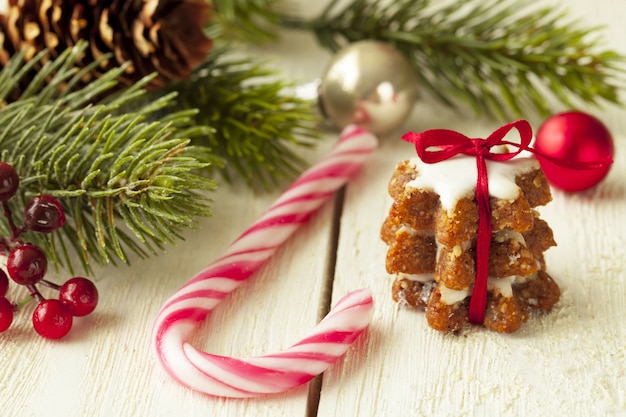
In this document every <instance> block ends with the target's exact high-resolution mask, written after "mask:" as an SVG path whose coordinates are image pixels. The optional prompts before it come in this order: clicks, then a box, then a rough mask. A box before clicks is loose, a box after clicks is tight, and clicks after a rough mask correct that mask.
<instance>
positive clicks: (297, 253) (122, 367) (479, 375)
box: [0, 0, 626, 417]
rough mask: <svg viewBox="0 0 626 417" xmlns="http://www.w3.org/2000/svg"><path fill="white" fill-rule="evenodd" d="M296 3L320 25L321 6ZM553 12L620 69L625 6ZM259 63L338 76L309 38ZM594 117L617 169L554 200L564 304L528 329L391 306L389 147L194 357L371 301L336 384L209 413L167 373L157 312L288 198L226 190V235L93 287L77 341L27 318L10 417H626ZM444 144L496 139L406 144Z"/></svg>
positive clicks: (0, 364) (249, 290)
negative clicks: (601, 150)
mask: <svg viewBox="0 0 626 417" xmlns="http://www.w3.org/2000/svg"><path fill="white" fill-rule="evenodd" d="M300 3H301V4H302V9H303V13H308V14H313V13H314V11H315V10H319V9H321V7H322V6H323V4H325V2H320V4H318V5H306V3H308V2H305V1H301V2H300ZM311 3H312V2H311ZM520 3H523V2H520ZM547 3H548V4H565V5H566V6H568V7H569V8H570V10H571V15H572V16H578V17H581V18H582V19H583V20H582V21H583V22H584V23H585V24H588V25H598V24H600V25H606V26H607V27H606V30H605V31H604V34H605V39H606V41H607V45H608V46H610V47H612V48H614V49H616V50H618V51H620V52H621V53H622V54H626V26H625V25H624V24H623V16H624V15H625V14H626V3H625V2H623V1H622V0H596V1H593V2H589V1H587V0H563V1H560V2H558V1H556V0H552V1H549V2H547ZM260 53H261V54H265V55H268V56H273V57H275V58H274V59H275V61H274V62H275V64H276V65H277V66H278V67H279V68H280V69H282V70H283V71H284V72H285V74H286V75H288V76H292V77H294V78H295V79H298V80H301V81H307V80H311V79H313V78H316V77H319V76H320V74H321V73H322V71H323V70H324V67H325V66H326V63H327V62H328V61H329V59H330V55H329V54H328V53H326V52H325V51H323V50H321V49H320V48H319V47H317V46H316V44H315V42H314V41H313V39H312V37H311V36H309V35H308V34H302V33H289V36H285V37H284V39H283V41H281V42H280V43H279V44H276V45H273V46H272V47H268V48H267V49H264V50H262V51H260ZM624 98H625V99H626V97H624ZM592 112H593V113H594V114H596V115H597V116H599V117H600V118H601V119H602V120H603V121H604V122H605V123H606V124H607V125H608V126H609V128H610V130H611V131H612V132H613V134H614V137H615V140H616V148H617V152H616V159H615V164H614V167H613V169H612V171H611V173H610V175H609V177H608V178H607V179H606V181H605V182H603V183H602V184H601V185H600V186H599V187H597V188H596V189H594V190H593V191H589V192H585V193H580V194H574V195H567V194H564V193H562V192H558V191H555V192H554V201H553V202H552V203H551V204H550V205H549V206H547V207H545V208H543V209H542V210H541V211H542V216H543V217H544V218H545V219H546V220H547V221H548V222H549V223H550V224H551V226H552V228H553V229H554V233H555V237H556V240H557V241H558V243H559V246H558V247H556V248H552V249H550V251H549V252H548V253H547V262H548V269H549V272H550V273H551V275H552V276H553V277H555V279H556V280H557V281H558V283H559V284H560V286H561V289H562V299H561V301H560V302H559V303H558V305H557V306H556V308H555V310H554V311H553V312H552V313H551V314H549V315H546V316H541V317H533V318H531V319H530V320H529V322H528V323H527V324H526V325H525V326H523V328H522V330H520V331H519V332H518V333H517V334H514V335H510V336H506V335H500V334H495V333H494V332H489V331H483V330H478V329H476V330H472V331H470V332H468V333H467V334H465V335H464V336H462V337H456V336H449V335H442V334H440V333H437V332H435V331H433V330H430V329H429V328H428V327H427V325H426V321H425V319H424V316H423V314H422V313H419V312H413V311H409V310H406V309H403V308H398V306H397V305H396V304H395V303H394V302H393V301H392V300H391V298H390V287H391V282H392V278H391V277H390V276H388V275H387V274H386V272H385V268H384V258H385V251H386V247H385V245H384V244H383V243H382V242H381V241H380V239H379V237H378V233H379V228H380V225H381V223H382V220H383V219H384V216H385V214H386V211H387V209H388V207H389V204H390V199H389V198H388V197H387V196H386V184H387V181H388V179H389V176H390V175H391V173H392V170H393V168H394V166H395V164H396V163H397V162H398V161H400V160H401V159H405V158H407V157H409V156H411V155H412V154H413V150H412V147H411V146H410V145H409V144H406V143H404V142H402V141H400V140H398V137H399V134H396V135H393V136H390V137H386V138H382V145H381V148H380V149H379V150H378V151H377V152H376V154H375V155H374V156H373V158H372V159H371V160H370V161H369V163H368V164H367V166H366V167H365V168H364V169H363V170H362V171H361V172H360V174H359V175H358V176H357V177H356V178H355V179H354V181H352V182H351V183H350V184H349V186H348V187H347V188H346V190H345V194H344V195H342V196H339V197H337V198H336V199H335V200H334V201H331V202H329V203H328V204H326V205H325V206H324V207H323V208H322V209H321V210H320V211H319V212H318V213H317V214H316V215H315V216H314V217H313V218H312V219H311V221H310V222H309V223H308V224H306V225H305V226H303V227H302V228H301V229H300V230H299V231H298V232H297V233H296V235H295V236H294V238H292V239H291V240H290V241H289V242H288V243H287V244H286V245H285V246H284V247H283V248H282V249H281V250H279V252H278V253H277V255H276V256H275V257H274V258H272V259H271V260H270V262H269V264H267V265H266V267H264V268H263V269H262V270H261V271H259V273H258V274H256V275H255V276H254V277H253V278H252V279H251V280H250V281H249V282H247V283H245V284H244V285H243V286H242V287H240V288H239V289H238V290H237V291H236V292H235V293H234V294H232V296H231V297H229V298H228V299H227V301H225V302H224V303H222V305H220V307H218V309H217V311H215V313H214V314H213V315H212V316H211V317H210V318H209V319H208V320H207V322H206V323H205V324H204V325H203V326H202V327H201V328H200V329H199V331H198V332H197V337H196V340H195V345H196V346H198V347H201V348H204V349H206V350H208V351H210V352H212V353H217V354H223V355H233V356H238V357H247V356H255V355H261V354H264V353H267V352H270V351H276V350H280V349H281V348H285V347H287V346H289V345H290V344H291V343H293V342H294V341H296V340H297V339H298V338H299V337H301V336H303V335H304V334H305V332H307V331H308V330H309V329H311V328H312V327H313V326H314V324H315V323H316V322H317V321H318V320H319V311H320V310H321V309H322V308H323V300H324V299H325V298H326V297H327V295H328V294H331V295H332V300H333V302H334V301H336V300H337V298H338V297H340V296H342V295H343V294H345V293H346V292H347V291H349V290H352V289H356V288H361V287H369V288H371V290H372V293H373V296H374V300H375V308H374V312H373V316H372V324H371V327H370V329H369V330H368V331H367V332H366V333H365V334H363V335H362V337H361V338H360V339H359V340H358V341H357V343H356V345H355V346H354V347H353V348H351V349H350V351H349V352H348V354H347V355H346V357H345V358H344V360H342V361H339V362H338V363H336V364H335V365H333V366H332V368H331V369H330V370H329V371H328V372H326V373H325V374H324V377H323V380H322V383H321V394H320V386H319V385H320V384H319V380H317V381H316V382H315V383H313V384H310V385H308V386H303V387H301V388H298V389H295V390H292V391H290V392H287V393H284V394H281V395H277V396H271V397H267V398H261V399H250V400H229V399H220V398H214V397H210V396H205V395H201V394H198V393H195V392H192V391H190V390H188V389H186V388H184V387H182V386H180V385H178V384H177V383H175V382H174V381H173V380H171V379H170V378H169V377H168V376H167V375H166V374H165V373H164V372H163V371H162V370H161V369H160V367H159V366H158V365H157V362H156V360H155V357H154V356H153V354H152V351H151V347H150V344H149V340H150V338H149V336H150V331H151V326H152V322H153V319H154V317H155V314H156V313H157V311H158V309H159V308H160V306H161V305H162V303H163V301H164V300H165V299H167V298H168V297H169V296H170V295H171V294H172V293H173V292H174V291H175V290H176V289H177V288H178V287H180V286H181V285H182V284H183V283H185V282H186V281H187V280H188V279H189V278H190V277H191V276H193V275H194V274H195V273H196V272H198V271H199V270H200V269H201V268H202V267H204V266H205V265H206V264H207V263H208V262H209V261H211V260H212V259H214V258H215V257H217V256H219V255H220V254H221V253H222V252H223V250H224V249H225V248H226V246H227V245H228V244H229V243H230V242H231V241H232V240H233V239H234V238H235V237H236V236H238V235H239V233H241V232H242V231H243V230H245V229H246V228H247V227H248V225H249V224H251V223H252V222H253V221H254V220H255V219H256V218H257V217H258V216H259V215H260V214H261V213H262V212H263V211H264V210H265V209H266V208H267V207H268V206H269V205H270V204H271V202H272V201H273V200H274V199H275V198H276V196H277V195H278V192H276V193H272V194H269V195H255V194H254V193H252V192H250V191H248V190H246V189H242V188H230V187H227V186H222V187H221V188H220V190H219V191H218V192H216V193H215V196H214V197H215V204H214V218H212V219H206V220H203V221H202V222H201V227H200V229H199V230H197V231H193V232H189V233H187V235H186V238H187V240H186V241H185V242H182V243H180V244H178V245H176V246H173V247H169V248H168V249H167V251H166V252H165V253H163V254H162V255H160V256H159V257H158V258H153V259H150V260H138V259H135V260H133V262H132V266H130V267H126V266H122V267H107V268H103V269H101V270H98V271H97V275H96V277H95V278H96V279H97V284H98V287H99V290H100V294H101V304H100V306H99V308H98V310H97V311H96V313H94V314H93V315H92V316H91V317H89V318H85V319H82V320H79V321H77V324H76V325H75V328H74V329H73V330H72V332H71V333H70V335H69V336H68V337H67V338H65V339H63V340H62V341H58V342H51V341H46V340H43V339H41V338H40V337H38V336H36V335H35V333H34V332H33V331H32V330H31V329H30V326H29V323H28V322H27V320H29V318H28V317H25V316H26V315H20V316H19V319H18V321H17V323H15V324H14V327H15V328H14V329H13V330H11V331H10V332H7V333H5V334H2V335H0V415H2V416H7V417H8V416H12V417H13V416H15V417H17V416H20V417H21V416H23V417H35V416H37V417H39V416H47V417H57V416H58V417H82V416H107V417H109V416H123V417H126V416H128V417H131V416H214V417H221V416H224V417H226V416H267V417H280V416H286V417H287V416H288V417H297V416H315V415H318V416H320V417H328V416H342V417H343V416H359V417H367V416H431V415H433V416H434V415H437V416H457V415H492V416H494V415H498V416H530V415H532V416H536V417H539V416H556V415H563V416H565V415H567V416H607V415H610V416H624V415H626V353H625V352H626V349H625V346H626V323H625V320H626V255H624V248H625V247H626V220H625V217H626V216H625V213H626V181H625V179H626V111H625V110H624V109H619V108H607V109H605V110H602V111H600V110H597V109H595V110H592ZM435 127H446V128H451V129H455V130H459V131H461V132H464V133H466V134H468V135H476V136H478V135H486V134H488V133H490V132H491V131H492V130H493V128H495V127H497V126H496V125H495V124H494V123H493V122H487V121H481V120H476V118H475V117H472V116H468V117H463V116H459V115H458V114H454V113H452V112H450V111H449V110H447V109H444V108H442V107H441V106H439V105H436V104H433V103H429V102H424V101H421V102H419V103H418V105H417V107H416V109H415V112H414V114H413V116H412V118H411V120H410V121H409V122H408V123H407V125H406V126H405V127H404V128H403V129H404V130H415V131H421V130H425V129H429V128H435ZM535 127H537V126H535ZM400 133H402V132H400ZM334 140H335V136H334V135H333V134H328V135H327V137H326V139H325V140H324V141H323V143H322V144H321V145H320V147H319V149H318V150H317V151H316V154H312V155H309V156H308V157H310V158H311V161H315V160H316V159H317V158H319V156H320V155H322V154H323V153H325V151H326V150H327V149H328V148H329V147H330V145H331V144H332V143H333V141H334ZM337 236H338V240H337V242H335V240H336V239H337ZM335 247H336V253H335ZM335 257H336V259H337V261H336V265H335V267H334V268H333V267H332V263H333V260H334V259H335ZM333 269H334V272H333ZM318 398H319V405H318V401H317V400H318ZM316 413H317V414H316Z"/></svg>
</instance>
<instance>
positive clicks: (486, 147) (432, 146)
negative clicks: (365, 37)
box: [402, 120, 612, 324]
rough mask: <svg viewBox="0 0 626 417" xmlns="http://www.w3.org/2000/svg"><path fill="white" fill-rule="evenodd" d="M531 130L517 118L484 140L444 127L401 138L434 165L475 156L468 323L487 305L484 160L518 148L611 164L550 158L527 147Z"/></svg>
mask: <svg viewBox="0 0 626 417" xmlns="http://www.w3.org/2000/svg"><path fill="white" fill-rule="evenodd" d="M513 129H517V131H518V133H519V137H520V142H519V143H516V142H510V141H507V140H504V137H505V136H506V135H507V133H509V132H510V131H511V130H513ZM532 137H533V132H532V128H531V126H530V124H529V123H528V122H527V121H526V120H517V121H515V122H511V123H508V124H506V125H504V126H502V127H500V128H499V129H497V130H495V131H494V132H493V133H492V134H491V135H489V137H487V138H486V139H470V138H468V137H467V136H465V135H463V134H461V133H458V132H455V131H453V130H447V129H433V130H427V131H424V132H422V133H414V132H408V133H406V134H405V135H404V136H402V139H403V140H405V141H407V142H411V143H414V144H415V150H416V151H417V155H418V156H419V157H420V158H421V160H422V161H424V162H425V163H427V164H434V163H437V162H441V161H444V160H446V159H449V158H452V157H453V156H455V155H458V154H465V155H471V156H474V157H476V169H477V170H478V176H477V179H476V203H477V205H478V234H477V236H476V280H475V282H474V290H473V292H472V297H471V300H470V305H469V312H468V318H469V321H470V322H471V323H478V324H480V323H482V322H483V321H484V318H485V308H486V305H487V278H488V274H489V250H490V248H491V232H492V227H491V205H490V204H489V178H488V176H487V162H486V160H487V159H489V160H492V161H508V160H510V159H511V158H513V157H515V156H517V155H518V154H519V153H520V152H522V151H529V152H532V153H534V154H536V155H539V156H541V157H542V158H545V159H547V160H549V161H550V162H553V163H556V164H558V165H560V166H562V167H564V168H571V169H592V168H599V167H601V166H605V165H606V164H607V163H608V164H610V163H612V159H611V158H608V159H606V160H601V161H597V162H575V161H567V160H563V159H559V158H554V157H551V156H549V155H545V154H543V153H540V152H537V151H536V150H534V149H533V148H531V147H530V142H531V140H532ZM500 145H509V146H513V147H514V148H516V150H515V151H513V152H502V153H494V152H491V148H492V147H493V146H500Z"/></svg>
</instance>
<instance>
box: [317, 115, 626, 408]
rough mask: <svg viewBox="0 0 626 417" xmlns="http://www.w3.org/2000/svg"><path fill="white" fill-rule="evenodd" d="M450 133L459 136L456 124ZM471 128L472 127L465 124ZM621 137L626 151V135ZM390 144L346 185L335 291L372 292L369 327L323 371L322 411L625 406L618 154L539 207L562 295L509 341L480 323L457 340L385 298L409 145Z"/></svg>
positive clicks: (624, 201)
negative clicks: (399, 178)
mask: <svg viewBox="0 0 626 417" xmlns="http://www.w3.org/2000/svg"><path fill="white" fill-rule="evenodd" d="M428 120H433V119H428ZM454 128H455V129H459V128H460V130H461V131H464V130H463V126H460V125H459V124H458V122H457V124H456V126H455V127H454ZM465 129H466V131H467V130H474V129H475V127H474V126H473V124H471V122H467V126H465ZM619 129H623V127H616V130H619ZM472 133H474V132H472ZM483 133H489V131H485V132H483ZM616 142H617V143H618V146H619V149H624V146H625V145H626V138H624V137H623V136H621V137H618V138H617V139H616ZM384 145H385V146H383V148H382V149H381V150H380V151H379V153H378V154H377V155H376V156H375V159H374V160H373V161H372V163H371V164H369V165H368V166H367V168H366V170H365V171H364V172H363V175H362V176H360V177H359V178H358V179H357V180H356V181H354V182H353V183H352V184H351V185H350V186H349V188H348V191H347V194H346V203H345V207H344V213H343V217H342V225H341V229H340V242H339V249H338V263H337V270H336V278H335V284H334V292H335V293H334V297H333V298H334V299H337V297H338V296H339V295H340V294H342V293H344V292H345V291H346V290H347V289H350V288H356V287H370V288H371V289H372V292H373V294H374V299H375V310H374V314H373V320H372V326H371V329H370V330H369V332H368V334H367V335H366V336H365V337H363V338H362V339H361V340H360V341H359V343H358V345H357V346H356V347H355V348H354V349H352V350H351V351H350V352H349V354H348V355H347V357H346V359H345V361H344V362H343V363H341V364H338V365H337V366H335V367H333V368H332V369H331V370H329V371H328V372H327V373H326V374H325V375H324V379H323V388H322V398H321V402H320V407H319V415H320V416H333V415H372V416H374V415H407V413H410V414H411V415H425V416H426V415H499V416H503V415H536V416H551V415H618V414H619V413H620V412H624V411H625V410H626V390H625V388H624V387H625V386H626V384H625V382H626V361H625V360H624V359H625V357H624V349H623V346H625V345H626V326H625V325H624V324H623V323H622V322H621V318H622V317H624V316H625V315H626V303H625V302H624V300H625V295H626V280H624V270H625V268H626V258H625V257H624V254H623V247H624V243H625V242H624V236H626V219H625V217H624V213H626V189H625V188H624V185H623V178H625V177H626V156H625V155H624V154H623V152H621V155H618V159H617V160H616V162H615V165H614V168H613V170H612V172H611V174H610V176H609V178H608V179H607V180H606V181H605V182H604V183H603V184H602V185H601V186H599V187H598V188H597V189H595V190H594V191H591V192H588V193H583V194H580V195H568V194H565V193H562V192H555V193H554V202H553V203H551V204H550V205H548V206H547V207H545V208H542V209H541V211H542V213H543V214H542V216H543V217H544V218H545V219H546V220H547V221H548V222H549V223H550V224H551V226H552V227H553V229H554V232H555V237H556V239H557V241H558V242H559V243H560V245H559V246H558V247H557V248H553V249H550V251H549V252H548V253H547V262H548V270H549V272H550V273H551V274H552V275H553V276H554V277H555V279H556V280H557V281H558V282H559V284H560V286H561V288H562V292H563V295H562V300H561V301H560V302H559V304H558V305H557V307H556V308H555V309H554V311H553V312H552V313H551V314H549V315H545V316H537V317H534V316H533V317H531V319H530V321H529V322H528V323H527V324H526V325H525V326H524V327H523V328H522V329H521V330H520V331H519V332H518V333H516V334H514V335H511V336H506V335H500V334H496V333H494V332H490V331H487V330H481V329H474V330H471V331H470V332H468V333H466V334H464V335H462V336H460V337H459V336H452V335H444V334H440V333H438V332H436V331H434V330H431V329H430V328H428V327H427V325H426V321H425V318H424V315H423V313H421V312H416V311H410V310H407V309H405V308H400V307H398V306H397V305H396V304H395V303H394V302H393V301H392V300H391V298H390V288H391V282H392V280H393V278H392V277H390V276H388V275H387V274H386V272H385V269H384V259H385V252H386V246H385V245H384V244H383V243H382V242H381V241H380V239H379V237H378V232H379V228H380V225H381V224H382V221H383V219H384V216H385V215H386V212H387V210H388V207H389V204H390V202H391V201H390V199H389V198H385V193H386V184H387V181H388V179H389V177H390V175H391V173H392V171H393V169H394V165H395V163H396V162H398V161H400V160H402V159H405V158H407V157H410V156H412V155H413V152H414V151H413V150H412V149H411V147H410V146H407V144H404V143H401V142H399V141H396V142H395V143H391V142H389V143H385V144H384Z"/></svg>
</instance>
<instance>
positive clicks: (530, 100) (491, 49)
mask: <svg viewBox="0 0 626 417" xmlns="http://www.w3.org/2000/svg"><path fill="white" fill-rule="evenodd" d="M341 4H343V6H338V5H337V2H332V1H331V2H329V4H328V7H327V8H326V9H325V10H324V11H323V12H322V13H321V14H320V15H319V16H318V17H317V18H315V19H313V20H301V19H298V18H297V17H293V16H288V15H286V16H285V17H284V18H283V20H282V22H281V23H282V25H283V26H286V27H291V28H299V29H303V30H312V31H313V32H314V33H315V34H316V36H317V39H318V40H319V42H320V44H321V45H323V46H324V47H326V48H328V49H330V50H332V51H337V50H338V49H340V48H342V47H343V46H345V45H346V44H347V43H350V42H355V41H359V40H363V39H376V40H380V41H383V42H386V43H388V44H390V45H393V46H395V47H396V48H397V49H398V50H400V51H401V52H402V53H404V54H405V55H406V56H407V57H408V58H409V60H410V62H411V64H412V66H413V68H414V69H415V73H416V74H417V76H418V78H419V82H420V85H421V86H422V87H423V88H424V89H425V90H427V91H428V92H429V93H431V94H432V95H433V96H434V97H435V98H437V99H438V100H439V101H441V102H443V103H445V104H446V105H448V106H451V107H458V106H459V104H463V103H465V104H466V105H468V106H469V107H470V108H472V109H473V110H474V111H475V112H476V113H478V114H481V115H485V116H491V117H497V118H501V119H510V118H512V117H529V116H532V115H533V113H534V114H538V115H540V116H542V117H545V116H548V115H549V114H551V113H552V112H553V105H554V104H555V103H554V102H560V103H561V104H564V105H566V106H568V107H575V106H576V105H577V103H589V104H593V105H599V104H602V103H603V102H604V103H607V102H608V103H619V96H618V90H619V89H620V88H622V87H623V86H624V72H623V68H621V67H620V65H622V64H623V62H624V57H623V56H620V55H619V54H618V53H616V52H614V51H611V50H606V49H603V47H602V42H601V39H600V38H599V36H597V35H598V31H599V28H596V27H593V28H584V27H583V26H582V25H581V23H580V22H578V21H575V20H573V19H571V18H569V17H568V16H567V14H566V13H564V12H561V11H558V10H555V9H553V8H539V9H538V8H533V9H531V8H528V6H524V5H522V4H521V3H520V2H516V1H513V0H504V1H500V0H487V1H485V0H466V1H461V2H454V3H452V4H450V3H448V5H443V6H442V5H437V3H436V2H432V1H431V0H392V1H382V0H352V1H351V2H349V3H347V4H345V3H341ZM525 7H526V8H525Z"/></svg>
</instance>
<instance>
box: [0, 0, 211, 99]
mask: <svg viewBox="0 0 626 417" xmlns="http://www.w3.org/2000/svg"><path fill="white" fill-rule="evenodd" d="M4 9H5V10H0V65H2V66H4V65H6V64H7V62H8V60H9V59H10V58H11V56H12V55H13V54H15V53H16V52H18V51H20V50H22V49H23V48H26V59H30V58H32V57H33V56H35V54H36V53H38V52H39V51H41V50H43V49H44V48H48V49H49V51H50V58H53V57H56V56H58V55H59V54H60V53H61V52H63V51H64V50H65V49H67V48H68V47H71V46H73V45H74V44H76V43H77V42H78V41H79V40H81V39H84V40H87V41H89V48H88V49H87V50H86V52H85V56H83V57H82V59H81V60H80V62H81V64H82V65H85V66H86V65H89V64H90V63H92V62H93V61H94V60H96V59H98V58H101V57H102V56H103V55H104V54H106V53H112V54H113V55H112V58H110V59H106V60H103V61H102V62H101V64H100V65H99V68H97V69H95V70H94V71H93V72H92V73H91V74H90V75H88V77H87V78H91V77H94V76H98V75H99V74H102V73H104V72H106V71H107V70H109V69H111V68H113V67H118V66H120V65H121V64H122V63H125V62H128V61H129V62H130V63H131V65H129V66H128V68H127V71H126V73H125V74H124V76H123V78H122V79H121V80H120V81H121V82H122V83H123V84H127V85H130V84H132V83H135V82H136V81H138V80H139V79H141V78H142V77H144V76H145V75H148V74H151V73H153V72H157V73H158V76H157V77H155V78H154V79H153V80H152V82H151V84H150V85H149V86H148V87H152V88H158V87H161V86H164V85H166V84H167V83H168V82H170V81H172V80H181V79H185V78H187V77H189V76H190V74H191V72H192V70H193V68H194V67H195V66H197V65H198V64H200V63H201V62H203V61H204V59H205V58H206V55H207V54H208V52H209V51H210V50H211V47H212V46H213V42H212V41H211V39H209V38H207V37H206V35H205V34H204V32H203V29H204V27H205V25H206V24H207V23H208V22H209V20H210V17H211V7H210V5H209V4H208V2H207V0H8V2H6V3H5V7H4ZM84 81H89V80H88V79H85V80H84Z"/></svg>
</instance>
